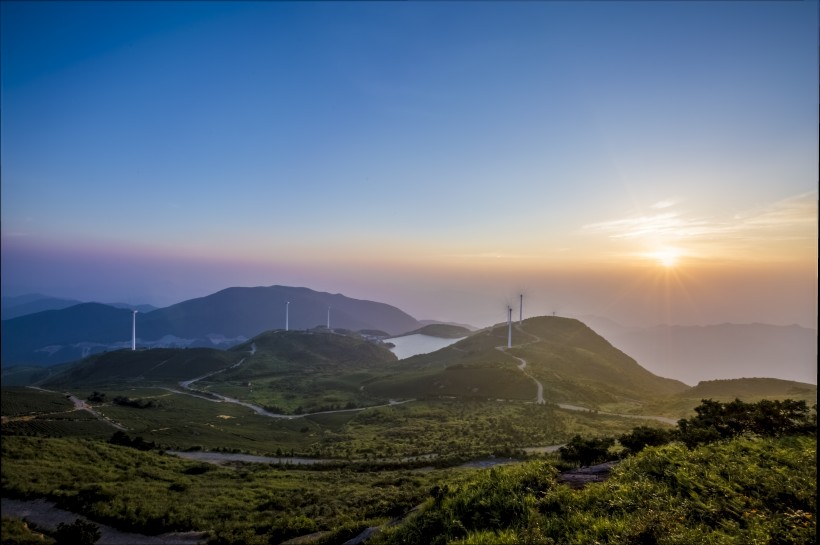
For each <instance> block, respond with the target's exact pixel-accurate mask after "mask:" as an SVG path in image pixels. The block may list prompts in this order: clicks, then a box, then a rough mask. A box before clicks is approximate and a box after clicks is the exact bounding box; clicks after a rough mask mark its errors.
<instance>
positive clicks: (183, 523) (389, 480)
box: [2, 437, 464, 545]
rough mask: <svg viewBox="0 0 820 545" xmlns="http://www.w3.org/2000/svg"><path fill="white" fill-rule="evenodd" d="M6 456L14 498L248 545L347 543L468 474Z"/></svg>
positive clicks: (134, 456)
mask: <svg viewBox="0 0 820 545" xmlns="http://www.w3.org/2000/svg"><path fill="white" fill-rule="evenodd" d="M2 457H3V464H2V484H3V494H4V495H5V496H13V497H23V498H37V497H44V496H45V497H47V498H49V499H52V500H54V501H57V502H58V504H61V505H64V506H66V507H68V508H69V509H71V510H74V511H77V512H80V513H82V514H84V515H87V516H89V517H90V518H91V519H92V520H96V521H99V522H105V523H110V524H112V525H113V526H115V527H118V528H122V529H131V530H133V531H138V532H144V533H157V532H163V531H173V530H182V531H185V530H198V531H208V532H210V534H211V537H212V538H221V539H222V540H223V541H222V542H223V543H236V544H239V543H244V544H248V545H256V544H259V545H262V544H267V543H280V542H281V541H284V540H286V539H289V538H292V537H296V536H299V535H303V534H307V533H311V532H314V531H317V530H318V531H321V530H326V531H331V532H332V531H335V532H337V535H338V536H341V538H339V539H338V541H336V542H337V543H340V542H342V541H345V540H346V539H348V538H349V537H352V535H355V534H356V533H358V532H359V531H361V530H362V529H364V528H366V527H367V526H369V525H371V524H374V523H380V522H384V521H385V520H387V518H389V517H391V516H395V515H399V514H403V513H404V512H406V511H408V510H409V509H411V508H412V507H413V506H415V505H417V504H418V503H419V502H421V501H422V500H423V499H424V497H425V495H426V493H427V491H428V490H429V489H430V487H431V486H432V485H433V483H434V482H435V481H437V480H439V479H445V480H452V479H455V480H457V481H458V480H460V479H461V477H460V476H459V475H461V474H464V471H460V470H447V471H431V472H427V473H414V472H409V471H383V472H373V473H367V472H364V473H354V472H352V471H347V470H329V471H288V470H282V469H277V468H275V467H269V466H264V465H248V466H240V467H238V468H219V467H216V466H213V465H208V464H200V463H196V462H190V461H186V460H182V459H179V458H176V457H173V456H166V455H160V454H157V453H154V452H141V451H137V450H134V449H130V448H125V447H118V446H114V445H109V444H105V443H101V442H93V441H79V440H66V439H46V438H29V437H5V438H4V439H3V442H2Z"/></svg>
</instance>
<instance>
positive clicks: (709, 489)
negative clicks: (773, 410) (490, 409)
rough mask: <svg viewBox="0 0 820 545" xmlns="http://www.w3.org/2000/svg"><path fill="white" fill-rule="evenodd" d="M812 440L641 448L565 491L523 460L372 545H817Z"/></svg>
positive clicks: (447, 494) (440, 501)
mask: <svg viewBox="0 0 820 545" xmlns="http://www.w3.org/2000/svg"><path fill="white" fill-rule="evenodd" d="M816 452H817V448H816V438H814V437H785V438H780V439H768V438H766V439H764V438H748V437H746V438H739V439H734V440H732V441H728V442H720V443H714V444H711V445H706V446H702V447H699V448H697V449H694V450H688V449H687V448H686V447H684V446H683V445H681V444H679V443H673V444H669V445H666V446H663V447H658V448H650V449H647V450H645V451H644V452H642V453H641V454H639V455H637V456H635V457H633V458H629V459H627V460H626V461H624V462H623V463H622V464H621V465H619V466H618V467H617V468H616V470H615V471H614V473H613V475H612V477H611V478H610V479H609V480H608V481H607V482H605V483H599V484H593V485H590V486H587V487H586V488H584V489H582V490H572V489H570V488H568V487H566V486H564V485H559V484H557V483H556V481H555V470H554V469H553V468H552V467H550V466H548V465H546V464H543V463H539V462H531V463H528V464H522V465H519V466H514V467H503V468H496V469H493V470H491V471H488V472H485V473H482V474H479V475H476V477H475V479H474V480H473V481H471V482H469V483H465V484H462V485H460V486H458V487H456V488H448V489H445V490H442V491H440V493H439V494H438V495H436V496H435V497H434V498H432V499H429V500H428V501H427V503H426V505H425V508H424V509H423V511H422V512H421V514H420V515H418V516H417V517H415V518H412V519H410V520H408V521H407V522H406V523H405V524H403V525H402V526H400V527H398V528H396V529H392V530H388V531H387V532H386V533H384V534H382V535H381V536H380V537H379V538H377V539H376V541H374V543H377V544H386V543H400V544H416V543H418V544H445V543H446V544H459V545H468V544H471V545H478V544H491V543H492V544H518V543H542V544H566V545H576V544H577V545H582V544H583V545H586V544H591V543H608V544H670V545H672V544H675V545H690V544H691V545H700V544H752V543H770V544H774V543H783V544H785V543H791V544H811V543H816V538H815V534H816V520H815V519H816V514H817V503H816V492H817V468H816Z"/></svg>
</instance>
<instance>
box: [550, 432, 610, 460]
mask: <svg viewBox="0 0 820 545" xmlns="http://www.w3.org/2000/svg"><path fill="white" fill-rule="evenodd" d="M614 444H615V440H614V439H612V438H611V437H605V438H600V439H599V438H592V439H584V438H583V437H581V436H580V435H576V436H575V437H573V438H572V439H571V440H570V441H569V443H567V444H566V445H564V446H563V447H561V448H560V449H558V452H559V454H560V455H561V459H562V460H564V461H566V462H570V463H574V464H578V465H580V466H591V465H593V464H600V463H601V462H605V461H607V460H608V459H609V458H610V456H609V448H610V447H611V446H612V445H614Z"/></svg>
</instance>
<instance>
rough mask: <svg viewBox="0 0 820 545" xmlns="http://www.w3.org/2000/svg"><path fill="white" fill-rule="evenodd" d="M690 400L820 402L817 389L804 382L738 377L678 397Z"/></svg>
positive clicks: (701, 385) (706, 382)
mask: <svg viewBox="0 0 820 545" xmlns="http://www.w3.org/2000/svg"><path fill="white" fill-rule="evenodd" d="M675 397H678V398H689V399H698V400H700V399H724V398H730V399H734V398H736V397H737V398H742V399H743V400H745V401H750V400H751V401H755V400H758V399H786V398H788V399H802V400H805V401H807V402H809V403H814V402H816V401H817V386H816V385H814V384H808V383H805V382H795V381H792V380H780V379H777V378H737V379H728V380H704V381H702V382H699V383H698V385H697V386H694V387H692V388H690V389H688V390H685V391H683V392H680V393H678V394H676V395H675Z"/></svg>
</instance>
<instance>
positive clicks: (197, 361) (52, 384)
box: [43, 348, 241, 388]
mask: <svg viewBox="0 0 820 545" xmlns="http://www.w3.org/2000/svg"><path fill="white" fill-rule="evenodd" d="M239 359H241V356H240V355H237V354H234V353H231V352H224V351H222V350H215V349H212V348H154V349H151V350H136V351H132V350H116V351H114V352H105V353H102V354H95V355H93V356H89V357H88V358H86V359H84V360H82V361H79V362H77V363H75V364H73V365H70V366H67V367H65V368H64V370H63V371H62V372H61V373H59V374H57V375H56V376H54V377H51V378H49V379H48V380H46V381H45V382H44V383H43V387H45V388H69V387H82V388H91V387H99V386H104V385H111V384H123V383H125V384H128V383H131V384H133V383H137V382H138V383H139V384H140V385H143V386H145V385H150V384H173V383H175V382H176V381H179V380H185V379H192V378H196V377H200V376H202V375H205V374H207V373H212V372H214V371H219V370H221V369H224V368H226V367H228V366H230V365H233V364H234V363H236V362H237V361H238V360H239Z"/></svg>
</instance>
